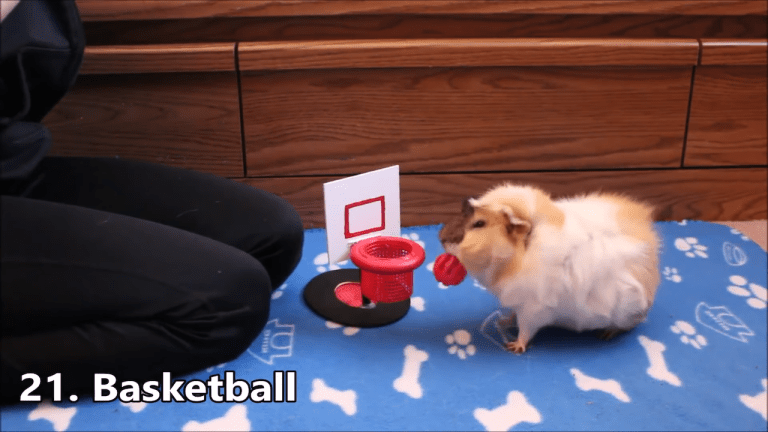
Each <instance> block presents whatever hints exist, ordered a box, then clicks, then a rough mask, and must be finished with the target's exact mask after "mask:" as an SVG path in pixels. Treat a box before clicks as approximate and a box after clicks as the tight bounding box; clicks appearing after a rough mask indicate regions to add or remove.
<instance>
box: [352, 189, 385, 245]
mask: <svg viewBox="0 0 768 432" xmlns="http://www.w3.org/2000/svg"><path fill="white" fill-rule="evenodd" d="M375 202H379V203H380V205H381V225H378V226H374V227H370V228H366V229H363V230H360V231H354V232H353V231H351V230H350V226H349V211H350V210H351V209H353V208H355V207H360V206H364V205H368V204H372V203H375ZM385 208H386V207H385V206H384V196H383V195H382V196H380V197H376V198H371V199H367V200H363V201H358V202H354V203H349V204H347V205H346V206H344V238H352V237H357V236H360V235H363V234H368V233H372V232H376V231H381V230H383V229H384V228H385V222H384V220H385Z"/></svg>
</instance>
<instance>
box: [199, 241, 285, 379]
mask: <svg viewBox="0 0 768 432" xmlns="http://www.w3.org/2000/svg"><path fill="white" fill-rule="evenodd" d="M243 255H245V254H243ZM246 257H247V260H243V261H246V262H245V263H243V262H240V263H237V264H235V265H233V266H232V268H230V269H226V270H224V271H222V273H221V274H218V277H217V278H216V281H215V282H214V283H215V284H216V294H215V296H214V297H213V298H212V299H211V304H212V309H213V316H211V317H208V318H206V317H203V316H198V317H193V318H192V320H191V321H193V322H195V321H196V322H201V321H203V322H207V328H206V329H205V331H204V333H206V334H207V336H208V337H207V340H208V341H209V343H206V344H205V346H206V349H205V355H204V356H205V357H208V358H209V362H210V363H211V364H213V363H222V362H226V361H229V360H233V359H235V358H237V357H238V356H240V355H241V354H242V353H243V352H245V350H246V349H247V348H248V347H250V346H251V344H252V343H253V341H254V339H255V338H256V337H257V336H258V335H259V334H260V333H261V331H262V330H263V329H264V326H265V325H266V323H267V320H268V318H269V310H270V301H271V295H272V289H271V287H272V285H271V282H270V278H269V274H268V273H267V271H266V270H265V269H264V267H263V266H262V265H261V263H259V262H258V261H257V260H255V259H253V258H252V257H250V256H246Z"/></svg>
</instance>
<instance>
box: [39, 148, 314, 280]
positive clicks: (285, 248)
mask: <svg viewBox="0 0 768 432" xmlns="http://www.w3.org/2000/svg"><path fill="white" fill-rule="evenodd" d="M27 183H28V184H27V185H26V187H25V188H26V189H28V190H27V191H26V196H27V197H30V198H36V199H41V200H45V201H53V202H59V203H65V204H73V205H77V206H82V207H88V208H92V209H98V210H104V211H108V212H112V213H118V214H123V215H127V216H133V217H136V218H139V219H145V220H149V221H153V222H157V223H161V224H164V225H168V226H172V227H176V228H180V229H183V230H185V231H190V232H193V233H197V234H200V235H203V236H206V237H208V238H211V239H214V240H217V241H220V242H223V243H225V244H228V245H230V246H234V247H236V248H238V249H240V250H243V251H245V252H247V253H248V254H250V255H251V256H253V257H255V258H256V259H258V260H259V261H260V262H261V263H262V264H263V265H264V268H266V269H267V272H268V273H269V275H270V279H271V281H272V288H273V289H277V288H278V287H279V286H280V284H282V283H283V282H284V281H285V280H286V279H287V278H288V276H289V275H290V274H291V273H292V272H293V270H294V269H295V267H296V265H297V264H298V262H299V260H300V258H301V251H302V245H303V239H304V231H303V227H302V223H301V219H300V218H299V216H298V214H297V213H296V211H295V210H294V209H293V207H291V206H290V205H289V204H288V203H287V202H285V201H284V200H283V199H281V198H279V197H277V196H275V195H273V194H271V193H269V192H265V191H262V190H258V189H256V188H253V187H250V186H247V185H244V184H241V183H238V182H235V181H233V180H228V179H224V178H221V177H217V176H214V175H211V174H205V173H200V172H195V171H189V170H183V169H178V168H172V167H168V166H165V165H158V164H150V163H145V162H137V161H129V160H124V159H106V158H60V157H51V158H46V159H44V160H43V161H42V163H41V164H40V167H39V168H38V170H37V172H36V173H35V175H34V176H33V177H32V178H31V179H30V180H29V181H28V182H27Z"/></svg>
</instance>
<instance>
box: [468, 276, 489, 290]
mask: <svg viewBox="0 0 768 432" xmlns="http://www.w3.org/2000/svg"><path fill="white" fill-rule="evenodd" d="M472 285H474V286H475V288H480V289H481V290H483V291H487V290H488V289H487V288H485V287H484V286H483V285H482V284H481V283H480V282H478V281H477V279H472Z"/></svg>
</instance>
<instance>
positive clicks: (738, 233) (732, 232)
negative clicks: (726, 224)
mask: <svg viewBox="0 0 768 432" xmlns="http://www.w3.org/2000/svg"><path fill="white" fill-rule="evenodd" d="M731 234H733V235H736V236H741V239H742V240H744V241H748V240H749V237H747V236H745V235H744V233H743V232H741V231H739V230H737V229H736V228H731Z"/></svg>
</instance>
